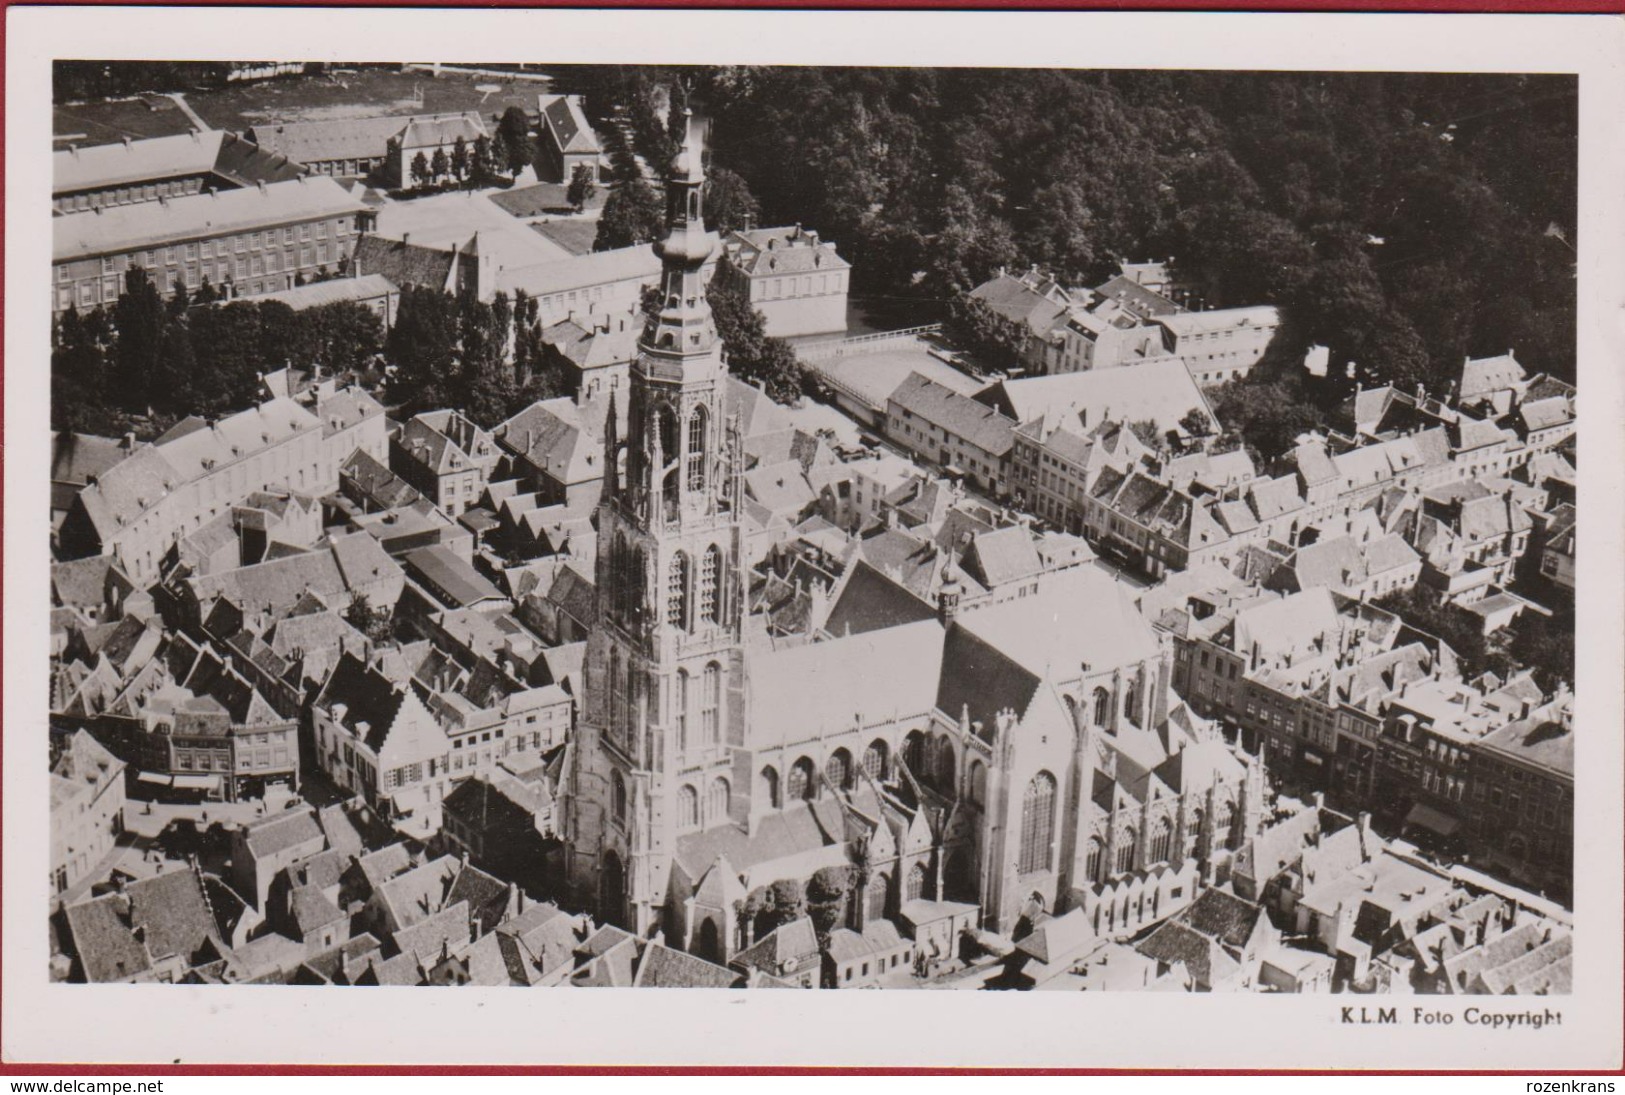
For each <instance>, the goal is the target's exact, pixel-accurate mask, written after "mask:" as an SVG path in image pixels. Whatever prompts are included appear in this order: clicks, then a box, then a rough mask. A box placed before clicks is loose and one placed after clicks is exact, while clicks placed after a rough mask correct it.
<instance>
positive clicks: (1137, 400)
mask: <svg viewBox="0 0 1625 1095" xmlns="http://www.w3.org/2000/svg"><path fill="white" fill-rule="evenodd" d="M976 398H977V400H978V401H980V402H983V403H986V404H988V405H989V406H992V407H997V408H998V409H999V410H1001V411H1003V412H1004V413H1005V414H1007V415H1010V416H1011V417H1013V418H1015V419H1016V420H1017V421H1019V422H1031V421H1033V420H1034V419H1039V418H1045V417H1046V416H1049V415H1057V414H1062V413H1077V414H1080V415H1081V416H1082V418H1083V422H1082V424H1083V426H1084V427H1085V428H1093V427H1095V426H1098V425H1100V424H1101V423H1102V422H1103V421H1108V420H1109V421H1113V422H1123V423H1128V422H1140V421H1144V420H1150V421H1152V422H1155V423H1156V426H1157V429H1158V430H1159V431H1168V430H1175V429H1178V428H1179V420H1180V419H1181V418H1184V417H1185V416H1186V415H1187V414H1189V413H1190V412H1191V411H1193V410H1194V411H1196V412H1197V413H1199V414H1200V415H1201V416H1202V417H1203V418H1205V419H1207V420H1208V423H1209V426H1210V428H1211V429H1213V430H1214V431H1217V428H1218V427H1217V422H1218V420H1217V419H1215V418H1214V417H1213V411H1212V409H1211V408H1210V407H1209V406H1208V403H1207V399H1206V398H1205V397H1204V396H1203V395H1202V392H1201V389H1200V388H1198V387H1197V386H1196V382H1195V381H1194V380H1192V379H1191V375H1190V371H1189V370H1188V369H1186V367H1185V363H1184V361H1182V360H1181V359H1179V358H1171V357H1170V358H1153V359H1150V360H1148V361H1144V362H1141V363H1138V364H1135V365H1125V366H1123V367H1122V368H1117V369H1090V370H1087V371H1085V372H1081V373H1062V374H1060V375H1058V376H1037V377H1025V378H1022V379H1019V380H1004V381H1000V382H998V383H997V384H994V385H992V386H991V387H989V388H986V389H984V390H983V391H981V392H979V393H978V394H977V396H976Z"/></svg>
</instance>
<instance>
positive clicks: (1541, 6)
mask: <svg viewBox="0 0 1625 1095" xmlns="http://www.w3.org/2000/svg"><path fill="white" fill-rule="evenodd" d="M33 6H53V7H55V6H71V7H89V6H127V5H126V3H125V0H80V2H78V3H75V4H68V5H34V4H17V3H13V2H12V0H0V8H4V9H5V10H6V11H8V12H9V10H10V9H11V8H14V7H33ZM164 6H167V7H245V6H246V7H287V8H324V7H405V8H476V9H485V8H495V9H501V8H520V9H534V8H581V7H585V6H586V5H580V4H569V3H557V2H552V0H532V2H527V0H351V2H350V3H348V4H331V3H324V2H321V0H311V2H309V3H303V2H298V3H286V4H274V3H263V2H256V0H165V3H164ZM592 7H594V8H614V9H644V10H648V9H672V8H682V9H693V10H739V9H770V10H801V11H851V10H864V11H921V10H925V11H932V10H934V11H1169V12H1181V11H1188V12H1197V11H1206V12H1212V11H1244V12H1343V13H1361V14H1363V13H1393V12H1402V13H1410V12H1417V13H1443V12H1454V13H1476V14H1485V13H1493V14H1568V15H1603V14H1613V13H1625V0H1253V2H1252V3H1251V4H1248V5H1246V6H1245V7H1242V6H1239V5H1236V4H1232V3H1228V2H1226V0H1010V2H1008V3H1005V2H1000V0H821V2H814V3H798V2H796V0H600V2H599V3H598V4H595V5H592ZM4 39H5V31H4V29H0V43H3V42H4ZM5 60H6V59H5V57H4V56H0V101H3V100H4V96H5V93H4V90H3V89H4V86H5V71H6V65H5ZM4 141H5V117H4V113H3V112H0V194H3V193H4V181H3V179H4V176H3V169H4V165H5V151H6V149H5V145H4ZM4 245H5V225H4V222H3V218H0V253H3V250H4ZM10 273H11V272H10V270H9V269H7V270H6V271H5V274H4V277H5V278H6V279H9V277H10ZM4 334H5V319H4V316H3V315H0V339H3V337H4ZM3 373H4V367H3V366H0V375H3ZM4 407H5V395H4V391H3V390H0V415H3V412H4ZM4 437H5V427H4V423H3V420H0V468H3V466H4V463H5V456H6V452H5V445H4ZM4 500H5V485H4V482H3V480H0V506H3V504H4ZM4 573H5V552H4V548H3V545H0V579H3V577H4ZM4 649H5V637H4V634H3V632H0V658H3V655H4ZM3 688H4V685H3V683H0V692H3ZM3 775H4V767H3V764H0V776H3ZM3 866H4V850H3V844H0V869H3ZM3 971H4V960H3V958H0V976H3ZM3 1031H4V1027H3V1015H0V1045H3V1044H4V1033H3ZM1622 1035H1625V1031H1622ZM1529 1074H1530V1073H1529V1072H1527V1071H1520V1070H1512V1069H1415V1070H1409V1071H1407V1070H1400V1069H1200V1068H1193V1069H1166V1068H1164V1069H1158V1068H932V1067H914V1066H900V1067H881V1068H863V1067H830V1068H819V1067H807V1066H756V1065H720V1066H705V1065H636V1066H626V1065H621V1066H609V1065H512V1066H510V1065H267V1064H229V1065H221V1064H168V1065H162V1064H149V1065H142V1064H129V1065H126V1064H81V1065H75V1064H63V1063H48V1064H46V1063H28V1062H17V1061H0V1076H831V1075H836V1076H839V1075H847V1076H969V1075H988V1076H1204V1077H1206V1076H1213V1077H1220V1076H1339V1075H1359V1076H1373V1077H1375V1076H1525V1075H1529ZM1543 1074H1545V1075H1562V1076H1625V1061H1622V1062H1621V1065H1620V1067H1619V1068H1615V1069H1574V1070H1560V1071H1552V1070H1546V1071H1545V1072H1544V1073H1543Z"/></svg>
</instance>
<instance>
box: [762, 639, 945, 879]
mask: <svg viewBox="0 0 1625 1095" xmlns="http://www.w3.org/2000/svg"><path fill="white" fill-rule="evenodd" d="M941 651H942V628H941V627H940V625H938V624H937V623H936V622H935V621H925V622H921V623H915V624H906V625H904V626H902V627H894V628H888V629H886V630H883V631H871V632H867V633H864V634H859V635H852V636H850V637H843V638H836V639H831V640H829V641H827V642H820V643H808V644H806V645H804V646H798V647H789V648H786V649H782V650H775V651H772V652H770V653H765V654H763V655H762V656H760V657H758V658H756V659H755V660H754V661H753V662H752V665H751V670H752V671H751V678H750V681H749V686H750V687H749V690H748V693H747V697H748V698H747V704H748V713H747V715H746V721H747V724H754V725H756V726H757V727H758V728H759V729H760V730H761V731H763V732H764V734H765V735H766V736H765V738H764V740H762V741H761V742H760V743H759V747H766V746H768V745H771V744H775V743H777V742H784V743H795V742H798V741H805V740H810V739H813V738H816V737H817V736H818V735H819V733H820V731H821V729H822V728H829V729H831V730H833V729H834V728H835V727H849V726H851V725H852V723H853V719H854V717H855V716H856V715H857V714H858V713H860V712H881V711H884V712H887V713H888V714H889V713H892V712H896V713H897V715H898V717H906V716H907V715H910V714H925V713H927V712H929V711H930V710H931V708H932V705H933V702H934V697H935V695H936V690H937V680H938V675H939V672H940V668H941V661H940V658H941ZM735 866H739V864H738V863H737V862H736V863H735Z"/></svg>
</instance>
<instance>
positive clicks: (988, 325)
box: [943, 295, 1027, 372]
mask: <svg viewBox="0 0 1625 1095" xmlns="http://www.w3.org/2000/svg"><path fill="white" fill-rule="evenodd" d="M943 330H944V332H945V333H946V334H947V336H948V338H949V340H950V341H952V342H953V344H954V345H955V346H958V347H959V348H960V349H962V350H964V351H965V352H966V353H968V354H970V355H971V357H972V358H973V359H974V360H975V361H976V362H977V364H979V365H981V366H982V367H984V368H988V369H992V370H994V371H997V372H1006V371H1008V370H1010V369H1013V368H1015V367H1016V366H1017V365H1019V364H1020V363H1021V353H1022V350H1023V348H1024V347H1025V346H1026V344H1027V328H1026V326H1025V325H1024V324H1021V323H1018V322H1016V321H1015V320H1013V319H1010V318H1009V317H1007V316H1004V315H1001V314H999V313H998V312H995V311H994V310H993V309H992V307H990V306H989V305H988V303H987V302H986V301H984V300H981V299H980V298H977V297H971V296H966V295H961V296H959V297H956V298H955V299H954V302H953V304H951V305H950V306H949V309H948V318H947V320H946V321H945V322H944V324H943Z"/></svg>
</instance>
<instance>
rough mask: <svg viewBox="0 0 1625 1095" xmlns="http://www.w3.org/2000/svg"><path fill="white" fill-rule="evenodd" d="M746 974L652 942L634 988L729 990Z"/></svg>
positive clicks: (640, 965) (641, 964)
mask: <svg viewBox="0 0 1625 1095" xmlns="http://www.w3.org/2000/svg"><path fill="white" fill-rule="evenodd" d="M743 976H744V975H743V974H740V973H736V972H735V971H733V970H730V969H727V968H726V967H723V966H718V965H716V964H714V963H711V962H707V961H705V959H703V958H696V957H694V956H693V955H692V954H684V953H683V952H682V951H678V950H673V949H671V948H670V947H668V946H666V945H665V944H664V943H650V944H649V945H648V946H647V947H645V948H644V950H643V959H642V961H641V962H639V963H638V976H637V980H636V981H634V982H633V986H634V987H635V988H644V989H651V988H652V989H726V988H733V987H735V986H736V985H738V984H739V983H740V981H742V980H743Z"/></svg>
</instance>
